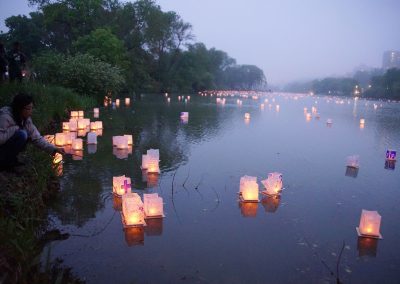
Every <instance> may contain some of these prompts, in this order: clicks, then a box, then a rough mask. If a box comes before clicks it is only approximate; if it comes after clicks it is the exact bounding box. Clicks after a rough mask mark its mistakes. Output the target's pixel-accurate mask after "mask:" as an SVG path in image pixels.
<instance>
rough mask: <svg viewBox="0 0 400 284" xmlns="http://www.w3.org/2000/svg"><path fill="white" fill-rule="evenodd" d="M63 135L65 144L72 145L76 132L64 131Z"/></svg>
mask: <svg viewBox="0 0 400 284" xmlns="http://www.w3.org/2000/svg"><path fill="white" fill-rule="evenodd" d="M64 135H65V144H66V145H72V140H74V139H76V132H66V133H64Z"/></svg>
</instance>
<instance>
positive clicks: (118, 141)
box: [112, 136, 128, 149]
mask: <svg viewBox="0 0 400 284" xmlns="http://www.w3.org/2000/svg"><path fill="white" fill-rule="evenodd" d="M112 139H113V146H114V147H117V149H128V138H127V137H125V136H113V138H112Z"/></svg>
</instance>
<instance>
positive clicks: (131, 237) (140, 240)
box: [124, 227, 144, 247]
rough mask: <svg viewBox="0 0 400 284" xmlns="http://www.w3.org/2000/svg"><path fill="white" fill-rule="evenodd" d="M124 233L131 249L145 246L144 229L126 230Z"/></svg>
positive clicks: (131, 228) (133, 228)
mask: <svg viewBox="0 0 400 284" xmlns="http://www.w3.org/2000/svg"><path fill="white" fill-rule="evenodd" d="M124 233H125V242H126V244H127V245H128V246H129V247H132V246H138V245H140V246H143V245H144V228H143V227H129V228H124Z"/></svg>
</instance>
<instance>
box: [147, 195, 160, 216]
mask: <svg viewBox="0 0 400 284" xmlns="http://www.w3.org/2000/svg"><path fill="white" fill-rule="evenodd" d="M143 202H144V214H145V218H162V217H164V210H163V206H164V205H163V199H162V197H160V196H158V193H151V194H146V193H145V194H143Z"/></svg>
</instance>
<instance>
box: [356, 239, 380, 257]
mask: <svg viewBox="0 0 400 284" xmlns="http://www.w3.org/2000/svg"><path fill="white" fill-rule="evenodd" d="M357 250H358V256H359V257H363V256H370V257H376V253H377V251H378V239H374V238H363V237H358V240H357Z"/></svg>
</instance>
